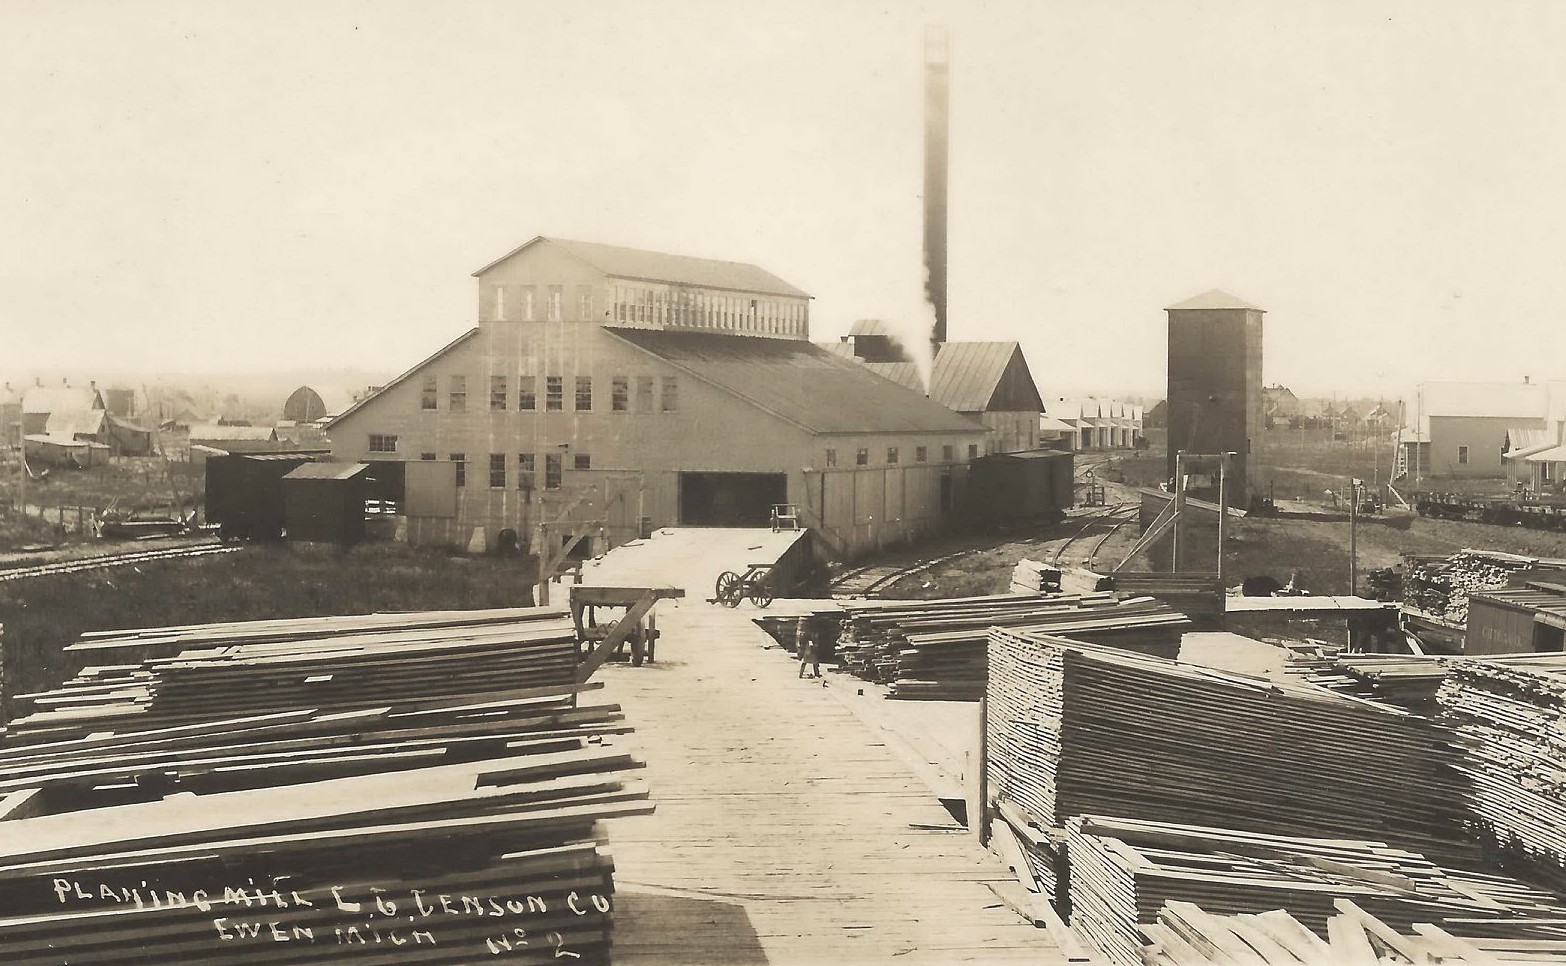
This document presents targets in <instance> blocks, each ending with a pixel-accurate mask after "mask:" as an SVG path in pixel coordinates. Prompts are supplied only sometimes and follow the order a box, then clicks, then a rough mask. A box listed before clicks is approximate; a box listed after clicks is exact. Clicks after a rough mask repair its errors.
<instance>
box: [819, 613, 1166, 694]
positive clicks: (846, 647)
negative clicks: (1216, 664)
mask: <svg viewBox="0 0 1566 966" xmlns="http://www.w3.org/2000/svg"><path fill="white" fill-rule="evenodd" d="M850 613H851V615H852V616H851V617H850V619H849V620H848V622H847V623H846V627H845V633H844V635H843V638H844V639H841V640H840V641H839V643H838V647H837V654H838V657H839V658H840V659H841V661H842V666H843V667H844V669H846V670H847V671H849V673H851V674H854V675H855V676H857V677H862V678H864V679H866V680H870V681H876V682H880V683H886V684H890V685H891V696H892V697H895V698H911V699H925V700H943V701H977V700H979V698H980V696H981V695H983V693H984V685H985V680H986V676H987V669H988V660H989V659H988V639H987V632H988V630H989V628H991V627H996V626H1003V627H1012V628H1019V629H1026V630H1029V631H1031V632H1035V633H1041V634H1051V635H1057V636H1061V637H1069V638H1071V639H1073V640H1086V641H1093V642H1095V643H1100V644H1109V645H1113V646H1116V647H1124V648H1130V649H1134V650H1145V651H1151V652H1156V653H1161V654H1169V655H1173V654H1174V653H1176V652H1177V651H1178V650H1179V647H1180V637H1181V634H1182V633H1183V632H1184V631H1185V630H1186V629H1187V628H1188V627H1190V621H1189V620H1187V619H1186V618H1185V617H1183V616H1182V615H1180V614H1178V613H1176V612H1174V611H1173V610H1172V609H1170V608H1169V607H1168V606H1167V605H1165V604H1163V603H1161V602H1159V601H1156V600H1153V599H1152V598H1150V597H1141V598H1121V597H1117V596H1115V595H1111V594H1093V595H1087V596H1080V597H1071V596H1064V597H1039V596H1037V595H1033V596H1029V597H1025V598H1024V599H1022V600H1007V601H993V600H990V599H986V598H975V599H974V600H972V601H959V602H955V603H947V604H945V605H943V606H940V607H930V606H927V605H921V606H916V607H913V608H911V609H910V608H907V606H906V602H904V603H903V605H902V606H898V605H896V604H893V605H891V606H884V607H882V608H879V609H876V610H867V609H864V608H852V609H850Z"/></svg>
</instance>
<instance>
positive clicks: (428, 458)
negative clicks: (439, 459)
mask: <svg viewBox="0 0 1566 966" xmlns="http://www.w3.org/2000/svg"><path fill="white" fill-rule="evenodd" d="M419 459H421V460H423V461H424V462H426V463H433V462H435V454H434V453H420V454H419Z"/></svg>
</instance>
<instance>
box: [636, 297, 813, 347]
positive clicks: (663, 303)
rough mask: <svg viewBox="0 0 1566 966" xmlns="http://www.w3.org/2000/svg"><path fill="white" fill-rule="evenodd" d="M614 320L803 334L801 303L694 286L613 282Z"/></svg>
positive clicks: (775, 333) (803, 314)
mask: <svg viewBox="0 0 1566 966" xmlns="http://www.w3.org/2000/svg"><path fill="white" fill-rule="evenodd" d="M614 320H615V321H616V322H651V323H654V324H658V325H684V326H690V327H692V328H697V329H737V330H739V331H741V332H766V333H770V334H774V335H804V334H805V332H806V322H807V311H806V309H805V303H803V302H797V301H788V302H785V301H780V300H778V299H768V298H751V297H750V296H748V295H722V294H717V293H712V292H701V291H696V290H694V289H685V288H674V289H655V288H637V287H634V286H625V285H616V286H615V287H614Z"/></svg>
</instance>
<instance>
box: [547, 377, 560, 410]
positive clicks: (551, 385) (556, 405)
mask: <svg viewBox="0 0 1566 966" xmlns="http://www.w3.org/2000/svg"><path fill="white" fill-rule="evenodd" d="M564 409H565V377H564V376H545V377H544V410H545V411H546V412H551V413H558V412H561V411H563V410H564Z"/></svg>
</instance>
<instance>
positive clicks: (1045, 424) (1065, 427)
mask: <svg viewBox="0 0 1566 966" xmlns="http://www.w3.org/2000/svg"><path fill="white" fill-rule="evenodd" d="M1039 432H1041V433H1073V432H1076V427H1075V426H1072V425H1070V424H1069V423H1063V422H1061V421H1060V420H1058V419H1056V418H1055V417H1054V416H1040V417H1039Z"/></svg>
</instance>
